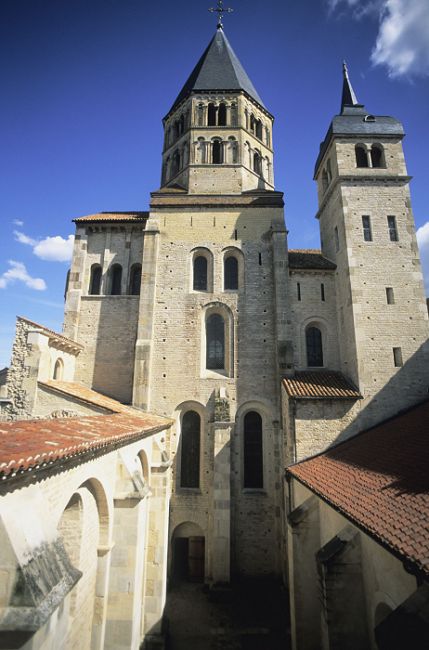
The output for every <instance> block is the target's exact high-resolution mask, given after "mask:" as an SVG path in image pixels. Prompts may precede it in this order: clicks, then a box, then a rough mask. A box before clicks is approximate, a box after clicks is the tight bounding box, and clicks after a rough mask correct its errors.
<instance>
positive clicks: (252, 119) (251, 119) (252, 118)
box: [250, 114, 255, 133]
mask: <svg viewBox="0 0 429 650" xmlns="http://www.w3.org/2000/svg"><path fill="white" fill-rule="evenodd" d="M250 130H251V131H252V133H254V132H255V118H254V116H253V114H252V115H251V116H250Z"/></svg>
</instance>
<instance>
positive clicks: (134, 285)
mask: <svg viewBox="0 0 429 650" xmlns="http://www.w3.org/2000/svg"><path fill="white" fill-rule="evenodd" d="M141 281H142V267H141V264H133V265H132V267H131V273H130V295H131V296H138V295H140V286H141Z"/></svg>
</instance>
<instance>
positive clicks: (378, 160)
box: [370, 143, 386, 169]
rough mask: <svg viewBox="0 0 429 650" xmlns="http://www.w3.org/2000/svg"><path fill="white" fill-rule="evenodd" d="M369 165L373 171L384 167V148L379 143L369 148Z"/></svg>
mask: <svg viewBox="0 0 429 650" xmlns="http://www.w3.org/2000/svg"><path fill="white" fill-rule="evenodd" d="M370 155H371V165H372V167H373V168H375V169H383V168H385V167H386V159H385V155H384V147H383V145H381V144H379V143H375V144H373V145H372V147H371V152H370Z"/></svg>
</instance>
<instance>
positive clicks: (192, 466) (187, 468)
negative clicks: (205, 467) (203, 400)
mask: <svg viewBox="0 0 429 650" xmlns="http://www.w3.org/2000/svg"><path fill="white" fill-rule="evenodd" d="M200 437H201V418H200V416H199V415H198V413H196V412H195V411H187V412H186V413H185V414H184V415H183V418H182V436H181V446H182V449H181V454H180V487H183V488H198V487H199V486H200Z"/></svg>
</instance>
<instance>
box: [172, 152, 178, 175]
mask: <svg viewBox="0 0 429 650" xmlns="http://www.w3.org/2000/svg"><path fill="white" fill-rule="evenodd" d="M179 170H180V153H179V151H175V152H174V155H173V163H172V166H171V175H172V176H176V174H178V173H179Z"/></svg>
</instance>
